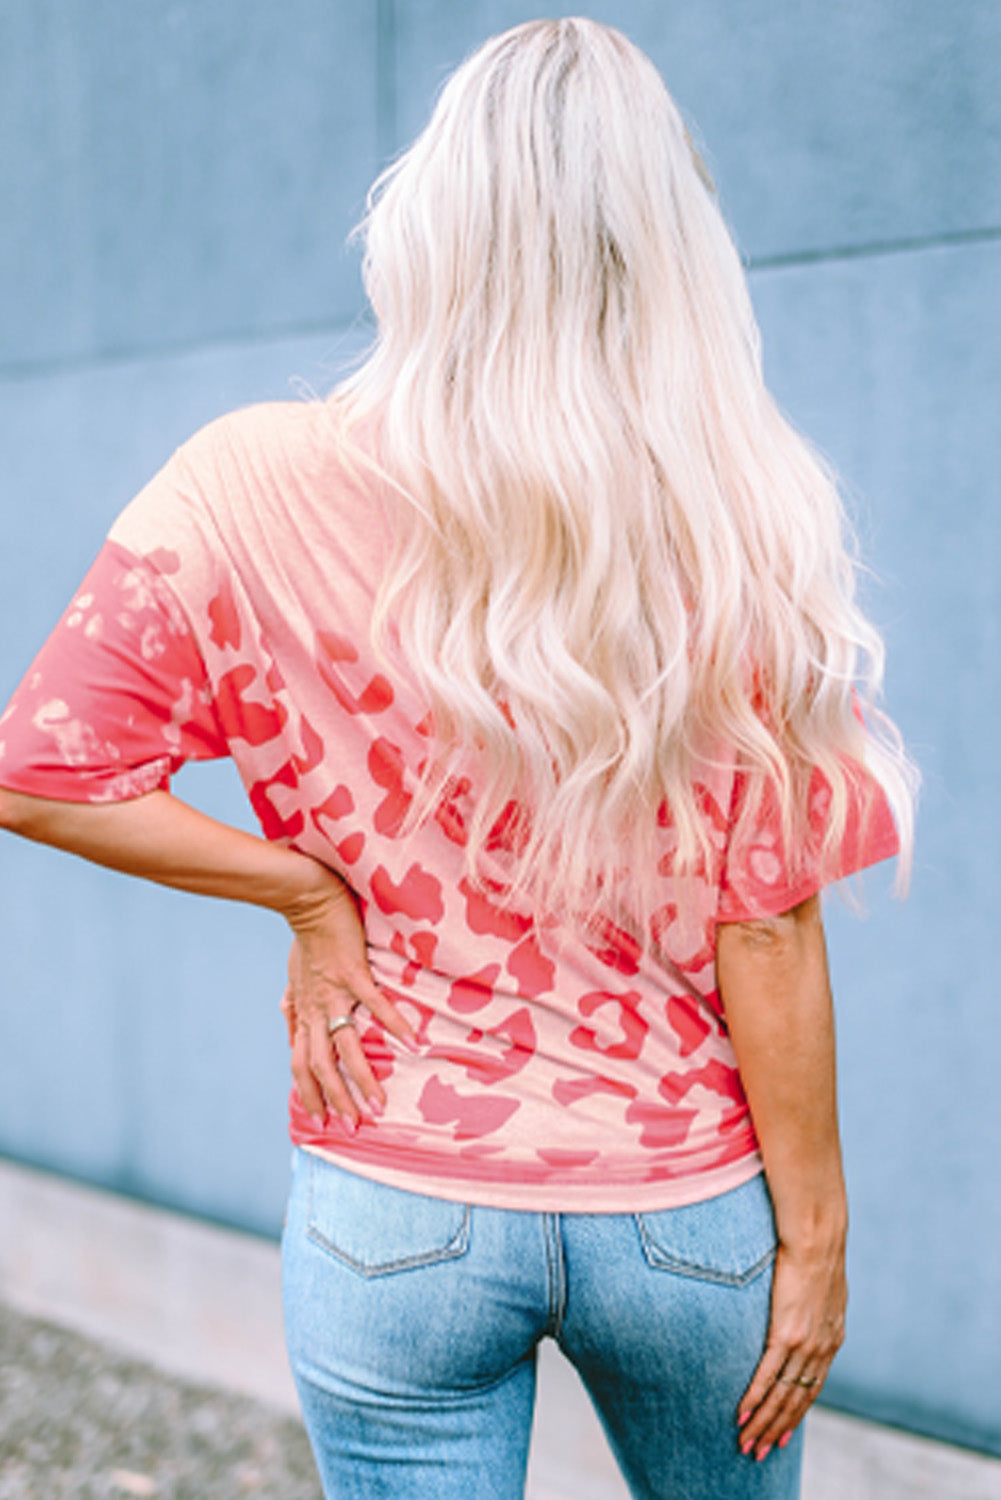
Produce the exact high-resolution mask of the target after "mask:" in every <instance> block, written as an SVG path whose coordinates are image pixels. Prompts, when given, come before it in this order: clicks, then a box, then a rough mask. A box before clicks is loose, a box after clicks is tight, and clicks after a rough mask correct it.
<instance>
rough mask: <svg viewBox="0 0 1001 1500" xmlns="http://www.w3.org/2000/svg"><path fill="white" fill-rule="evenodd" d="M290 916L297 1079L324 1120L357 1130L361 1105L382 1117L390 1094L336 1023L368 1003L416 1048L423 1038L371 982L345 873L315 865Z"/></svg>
mask: <svg viewBox="0 0 1001 1500" xmlns="http://www.w3.org/2000/svg"><path fill="white" fill-rule="evenodd" d="M284 915H285V919H286V921H287V922H288V924H289V926H290V927H291V928H292V932H293V934H294V941H293V943H292V949H291V952H290V953H289V962H288V988H287V989H286V991H285V995H284V997H283V1000H282V1010H283V1011H284V1013H285V1020H286V1024H287V1026H288V1034H289V1044H290V1046H291V1048H292V1076H293V1078H294V1079H295V1082H296V1086H297V1088H298V1090H299V1097H300V1098H301V1100H302V1103H303V1106H304V1107H305V1109H306V1110H307V1112H308V1113H309V1114H310V1115H311V1116H312V1117H313V1118H314V1119H315V1120H316V1121H317V1122H318V1123H322V1122H323V1121H324V1120H325V1118H326V1115H327V1111H328V1109H330V1110H332V1111H333V1112H334V1113H335V1114H336V1115H337V1116H338V1118H339V1119H340V1120H341V1122H342V1124H343V1125H344V1127H345V1128H346V1129H347V1130H348V1131H349V1132H353V1131H354V1130H355V1128H356V1126H357V1124H358V1120H359V1117H360V1114H361V1108H360V1107H359V1101H360V1103H361V1107H362V1108H366V1109H367V1110H368V1111H369V1112H371V1113H372V1114H373V1115H376V1116H378V1115H381V1114H382V1112H383V1110H384V1108H385V1105H386V1095H385V1093H384V1091H383V1088H382V1085H381V1084H380V1083H379V1081H378V1079H377V1078H376V1076H375V1074H374V1073H373V1072H372V1069H371V1067H370V1065H369V1062H368V1059H367V1058H366V1056H365V1052H364V1049H363V1047H362V1044H361V1039H360V1038H359V1036H358V1032H357V1030H356V1029H355V1026H354V1024H353V1022H352V1024H350V1025H344V1024H341V1025H340V1026H338V1027H337V1028H336V1030H335V1032H334V1034H333V1035H331V1033H330V1030H329V1028H330V1025H331V1023H332V1022H334V1023H336V1022H337V1021H339V1020H342V1018H344V1017H348V1016H352V1015H353V1013H354V1011H355V1010H356V1009H357V1008H358V1006H364V1007H365V1009H366V1010H368V1011H369V1012H370V1013H371V1014H372V1015H373V1016H374V1017H375V1018H376V1020H378V1021H381V1022H382V1024H383V1026H385V1028H386V1030H387V1031H388V1032H389V1033H390V1034H391V1035H392V1036H395V1037H396V1039H397V1040H398V1041H400V1042H402V1043H403V1045H404V1046H405V1047H408V1048H409V1049H410V1050H412V1051H416V1050H417V1038H416V1037H415V1036H414V1033H413V1031H412V1030H411V1028H410V1027H409V1026H408V1025H407V1022H406V1021H405V1020H404V1018H403V1016H402V1015H401V1014H400V1012H399V1010H397V1008H396V1006H395V1005H394V1004H393V1003H392V1001H391V1000H388V999H387V998H386V996H385V995H384V994H383V993H382V991H381V990H380V989H379V987H378V985H377V984H376V983H375V980H374V979H373V977H372V971H371V969H370V967H369V962H368V950H367V946H366V941H365V929H364V927H363V925H362V920H361V916H360V913H359V911H358V904H357V900H356V898H355V895H354V892H353V891H352V890H351V889H350V887H349V886H348V885H346V884H345V882H344V881H343V880H341V879H340V877H339V876H337V875H335V874H334V873H333V871H331V870H328V869H327V868H326V866H324V865H321V864H319V863H317V864H316V873H315V877H314V879H313V881H312V883H311V889H310V890H309V891H308V892H306V893H305V894H303V895H300V896H298V897H297V898H296V900H295V902H294V903H293V904H292V905H291V906H289V907H286V908H285V911H284ZM349 1085H350V1086H349Z"/></svg>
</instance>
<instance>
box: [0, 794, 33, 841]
mask: <svg viewBox="0 0 1001 1500" xmlns="http://www.w3.org/2000/svg"><path fill="white" fill-rule="evenodd" d="M39 801H40V799H39V798H38V797H28V796H25V794H24V793H23V792H12V791H10V790H9V789H8V788H7V787H2V786H0V829H6V831H7V832H8V833H19V834H21V835H22V836H23V837H25V838H31V837H32V835H33V830H34V828H35V825H36V823H37V812H38V804H39Z"/></svg>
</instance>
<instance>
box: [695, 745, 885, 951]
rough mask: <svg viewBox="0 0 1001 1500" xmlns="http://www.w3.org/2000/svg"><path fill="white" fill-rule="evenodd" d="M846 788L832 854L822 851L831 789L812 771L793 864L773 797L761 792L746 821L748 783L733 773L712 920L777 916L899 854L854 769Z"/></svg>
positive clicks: (880, 809) (872, 787) (864, 778)
mask: <svg viewBox="0 0 1001 1500" xmlns="http://www.w3.org/2000/svg"><path fill="white" fill-rule="evenodd" d="M846 785H847V792H848V807H847V815H846V819H845V827H844V833H843V835H842V837H841V839H840V841H839V842H838V843H837V844H836V845H835V847H833V848H832V849H827V850H825V848H824V842H825V834H826V832H827V828H828V820H829V818H830V812H831V788H830V785H829V783H828V781H827V780H826V778H825V777H824V776H823V775H821V773H820V772H819V771H814V773H813V777H812V779H811V783H810V788H809V794H808V826H809V834H808V837H807V839H806V847H805V848H803V849H801V850H798V851H796V857H795V858H793V857H791V856H790V854H789V853H788V852H787V851H786V849H785V847H784V843H783V837H782V819H781V814H780V809H779V804H778V799H777V797H776V795H775V792H774V790H773V789H772V788H771V787H766V788H765V790H764V792H763V793H762V795H761V798H760V804H759V806H758V808H757V809H756V811H755V815H754V816H753V817H752V818H751V819H750V820H748V819H747V818H746V817H745V816H744V813H745V804H746V801H747V798H748V796H749V794H750V782H749V779H748V777H747V776H746V775H745V774H744V773H743V772H740V771H738V772H737V773H736V775H735V777H734V786H733V797H732V800H731V806H730V817H729V834H728V843H727V850H726V855H725V858H724V863H723V870H722V875H721V879H720V891H719V905H718V909H717V920H718V921H720V922H742V921H750V920H753V919H754V918H756V917H768V916H777V915H778V914H779V913H780V912H784V911H788V910H789V909H790V908H791V907H793V906H797V905H799V903H800V902H801V901H805V900H806V899H807V898H808V897H809V896H814V895H816V893H817V892H818V891H819V890H821V889H822V888H823V887H824V886H825V885H830V884H832V883H833V882H835V881H838V880H843V879H845V878H846V877H847V876H849V875H854V874H855V873H856V872H857V871H859V870H862V869H865V868H866V867H867V866H868V865H873V864H877V863H878V862H879V861H880V860H883V859H889V858H891V857H892V856H893V855H895V854H897V853H898V852H899V849H900V840H899V837H898V835H897V830H896V827H895V825H894V822H893V816H892V814H891V812H890V807H889V804H888V802H887V800H886V796H885V795H884V793H883V790H882V788H881V787H880V785H879V783H878V782H877V781H876V780H875V778H874V777H873V776H872V775H870V774H869V772H867V771H866V770H865V769H864V768H863V767H861V766H858V765H855V764H853V765H851V766H849V767H847V768H846ZM738 831H739V834H738Z"/></svg>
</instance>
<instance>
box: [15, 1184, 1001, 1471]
mask: <svg viewBox="0 0 1001 1500" xmlns="http://www.w3.org/2000/svg"><path fill="white" fill-rule="evenodd" d="M0 1224H2V1226H3V1229H2V1233H0V1349H2V1359H0V1500H64V1497H65V1500H117V1497H120V1496H123V1495H125V1496H127V1495H139V1496H155V1497H157V1500H243V1497H252V1496H255V1495H257V1496H267V1497H269V1500H320V1490H319V1486H318V1484H317V1481H316V1475H315V1470H314V1469H313V1465H312V1459H311V1457H310V1453H309V1447H308V1444H307V1442H306V1438H305V1434H304V1432H303V1429H302V1426H301V1424H300V1422H299V1420H298V1417H297V1414H296V1401H295V1394H294V1391H293V1388H292V1382H291V1377H290V1375H289V1373H288V1368H287V1364H286V1361H285V1353H284V1346H283V1341H282V1332H281V1311H280V1306H279V1296H278V1252H277V1249H276V1248H275V1247H274V1246H273V1245H270V1244H268V1243H266V1242H263V1241H261V1240H259V1239H255V1238H253V1237H251V1236H249V1235H240V1234H236V1233H233V1232H231V1231H228V1230H221V1229H217V1228H214V1227H211V1226H209V1225H206V1224H203V1223H200V1222H198V1221H194V1220H190V1219H185V1218H183V1217H182V1216H180V1215H176V1214H169V1213H165V1212H163V1211H161V1210H157V1209H152V1208H148V1207H146V1206H144V1205H141V1204H137V1203H134V1202H131V1201H128V1200H125V1199H121V1198H116V1197H113V1196H111V1195H109V1194H103V1193H98V1192H95V1191H94V1190H93V1189H90V1188H85V1187H81V1186H79V1185H76V1184H71V1183H67V1182H65V1181H63V1180H61V1179H58V1178H54V1177H49V1176H46V1175H45V1174H42V1173H36V1172H32V1171H28V1170H26V1169H24V1168H22V1167H16V1166H14V1165H12V1164H6V1163H0ZM806 1451H807V1457H806V1474H805V1481H804V1486H803V1500H1001V1461H999V1460H995V1459H990V1458H985V1457H981V1456H979V1455H976V1454H972V1453H969V1452H966V1451H963V1450H960V1449H954V1448H950V1447H947V1446H946V1445H944V1444H940V1443H934V1442H930V1441H928V1440H926V1439H922V1438H916V1437H912V1436H910V1435H908V1434H904V1433H900V1432H896V1431H893V1430H890V1429H888V1428H881V1427H877V1426H875V1425H874V1424H871V1423H867V1422H861V1421H858V1420H856V1419H854V1418H849V1417H843V1416H840V1415H837V1414H835V1413H832V1412H827V1411H824V1410H823V1409H815V1410H814V1411H813V1412H812V1413H811V1415H810V1417H809V1418H808V1422H807V1450H806ZM626 1497H627V1492H626V1490H625V1487H624V1485H623V1483H622V1480H621V1478H620V1477H619V1475H618V1473H617V1471H616V1469H615V1465H614V1463H613V1461H612V1458H611V1455H610V1453H609V1451H608V1447H607V1445H606V1443H605V1440H604V1436H603V1434H602V1432H601V1429H600V1427H599V1425H598V1423H597V1420H596V1418H595V1417H594V1414H593V1412H592V1411H591V1408H590V1405H589V1403H588V1401H587V1398H586V1396H585V1395H584V1392H583V1390H582V1388H581V1386H580V1383H579V1381H578V1380H577V1377H576V1375H575V1374H574V1372H573V1370H572V1369H571V1368H570V1366H569V1365H567V1363H566V1362H565V1361H564V1360H563V1359H562V1358H561V1356H560V1355H559V1354H558V1352H557V1351H556V1350H555V1348H554V1347H553V1346H552V1345H551V1344H546V1345H544V1346H543V1352H542V1359H541V1366H540V1385H539V1402H538V1410H537V1417H536V1425H535V1431H534V1434H533V1443H532V1457H531V1463H530V1472H529V1484H528V1489H527V1500H626ZM712 1500H716V1497H712Z"/></svg>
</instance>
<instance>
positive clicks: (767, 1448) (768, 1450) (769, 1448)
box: [758, 1443, 772, 1463]
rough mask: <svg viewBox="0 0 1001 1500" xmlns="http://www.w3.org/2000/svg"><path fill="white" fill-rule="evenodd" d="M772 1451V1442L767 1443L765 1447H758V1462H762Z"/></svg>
mask: <svg viewBox="0 0 1001 1500" xmlns="http://www.w3.org/2000/svg"><path fill="white" fill-rule="evenodd" d="M771 1451H772V1445H771V1443H766V1444H765V1446H764V1447H763V1448H759V1449H758V1463H760V1462H761V1460H762V1459H763V1458H767V1457H768V1455H769V1453H771Z"/></svg>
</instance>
